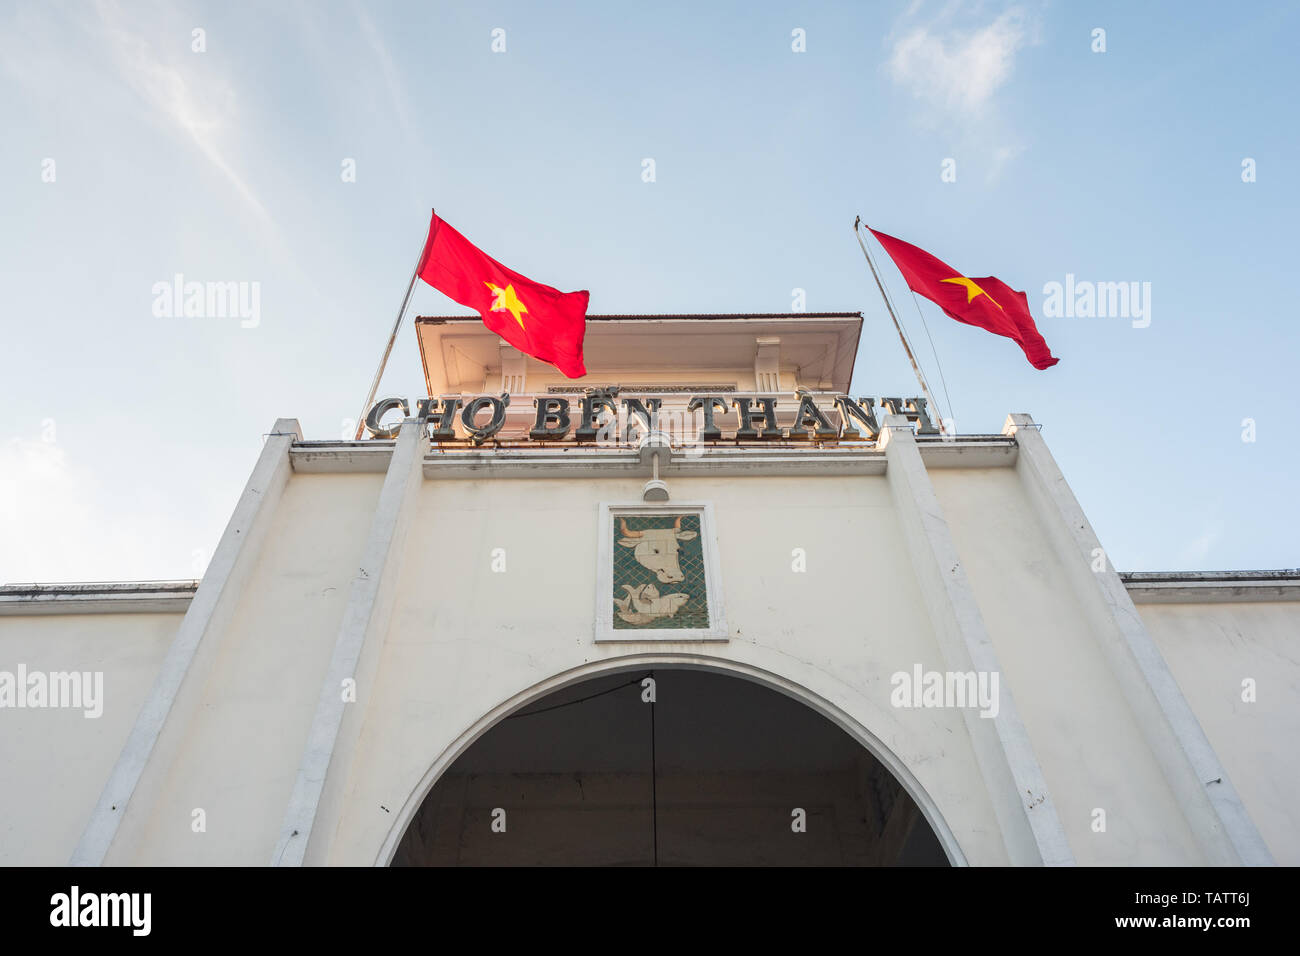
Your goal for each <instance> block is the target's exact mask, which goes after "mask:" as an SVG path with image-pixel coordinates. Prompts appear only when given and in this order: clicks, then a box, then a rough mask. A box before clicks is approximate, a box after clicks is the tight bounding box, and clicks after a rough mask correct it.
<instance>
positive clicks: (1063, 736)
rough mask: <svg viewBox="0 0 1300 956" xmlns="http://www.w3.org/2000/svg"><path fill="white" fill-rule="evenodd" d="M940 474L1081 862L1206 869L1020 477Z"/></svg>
mask: <svg viewBox="0 0 1300 956" xmlns="http://www.w3.org/2000/svg"><path fill="white" fill-rule="evenodd" d="M930 478H931V481H932V482H933V483H934V487H935V491H936V494H937V495H938V497H939V502H940V504H941V506H942V507H943V510H944V514H945V516H946V517H947V519H948V522H949V526H950V527H951V529H952V534H953V540H954V542H955V543H956V545H957V549H958V551H959V553H960V554H961V556H962V560H963V563H964V565H965V568H966V572H967V574H968V575H969V577H970V581H971V585H972V587H973V588H974V589H975V597H976V600H977V601H978V603H979V606H980V612H981V614H982V616H983V617H984V622H985V624H986V626H987V627H988V631H989V636H990V638H991V639H992V641H993V644H994V646H995V648H996V650H997V653H998V657H999V660H1000V661H1001V664H1002V667H1003V669H1004V671H1005V673H1004V675H1003V679H1004V680H1007V681H1008V682H1009V684H1010V687H1011V690H1012V693H1013V695H1014V697H1015V700H1016V704H1017V706H1018V707H1019V709H1020V714H1021V717H1022V718H1023V719H1024V722H1025V726H1026V728H1027V730H1028V732H1029V736H1030V739H1031V741H1032V742H1033V745H1034V751H1035V753H1036V754H1037V756H1038V760H1039V763H1040V764H1041V766H1042V768H1043V773H1044V774H1045V775H1046V777H1047V783H1048V787H1049V789H1050V790H1051V793H1052V797H1053V799H1054V800H1055V801H1056V805H1057V808H1058V810H1059V812H1060V816H1061V822H1062V825H1063V826H1064V827H1065V832H1066V835H1067V837H1068V839H1069V841H1070V848H1071V850H1072V851H1073V852H1074V856H1075V860H1076V862H1078V863H1080V864H1084V865H1087V864H1098V865H1129V864H1136V863H1156V862H1158V863H1161V864H1167V865H1182V864H1195V863H1200V862H1203V856H1202V854H1201V852H1200V850H1199V849H1198V847H1197V844H1196V840H1195V837H1194V834H1193V833H1192V832H1191V830H1190V828H1189V826H1188V824H1187V821H1186V818H1185V816H1184V814H1183V812H1182V811H1181V810H1180V808H1179V806H1178V803H1177V800H1176V799H1175V796H1174V794H1173V792H1172V791H1171V789H1170V788H1169V786H1168V785H1167V783H1166V781H1165V779H1164V778H1163V776H1162V775H1161V773H1160V770H1159V767H1158V766H1157V764H1156V761H1155V759H1154V757H1153V755H1152V753H1151V750H1150V748H1149V747H1148V746H1147V744H1146V743H1145V741H1144V739H1143V734H1142V732H1141V728H1140V727H1139V726H1138V724H1137V722H1136V720H1135V718H1134V715H1133V713H1132V711H1131V710H1130V709H1129V707H1128V706H1127V705H1126V703H1125V699H1124V696H1123V694H1122V692H1121V690H1120V687H1119V686H1118V684H1117V683H1116V681H1115V679H1114V677H1113V676H1112V674H1111V672H1110V669H1109V667H1108V666H1107V662H1106V659H1105V657H1104V656H1103V653H1102V650H1101V648H1100V647H1099V646H1098V644H1097V641H1096V639H1095V637H1094V635H1093V634H1092V633H1091V631H1090V630H1089V628H1088V626H1087V624H1086V620H1085V616H1084V612H1083V609H1082V608H1081V606H1080V604H1079V598H1078V597H1077V596H1076V595H1075V594H1074V593H1073V591H1072V589H1071V586H1070V581H1069V578H1068V577H1067V576H1066V574H1065V572H1064V569H1063V568H1062V567H1061V565H1060V559H1059V558H1058V556H1057V555H1056V553H1055V551H1054V549H1053V548H1052V546H1051V544H1050V542H1049V540H1048V536H1047V534H1046V532H1045V529H1044V527H1043V524H1042V520H1041V519H1040V517H1039V515H1038V514H1037V512H1036V511H1035V509H1034V508H1033V507H1032V506H1031V504H1030V502H1029V501H1028V499H1027V498H1026V495H1025V493H1024V490H1023V488H1022V486H1021V477H1020V475H1019V474H1018V472H1017V471H1016V470H1015V469H1011V468H983V469H966V468H963V469H960V470H957V469H934V470H932V471H931V472H930ZM1095 809H1101V810H1104V811H1105V814H1106V817H1105V823H1106V829H1105V832H1096V831H1095V830H1094V829H1093V820H1094V816H1093V811H1094V810H1095Z"/></svg>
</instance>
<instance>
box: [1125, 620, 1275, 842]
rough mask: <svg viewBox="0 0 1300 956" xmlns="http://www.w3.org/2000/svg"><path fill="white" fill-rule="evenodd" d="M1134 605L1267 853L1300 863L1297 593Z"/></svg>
mask: <svg viewBox="0 0 1300 956" xmlns="http://www.w3.org/2000/svg"><path fill="white" fill-rule="evenodd" d="M1138 611H1139V613H1140V614H1141V616H1142V620H1143V622H1144V623H1145V624H1146V626H1147V629H1148V630H1149V631H1150V632H1151V636H1152V638H1153V639H1154V640H1155V642H1156V644H1157V645H1158V646H1159V648H1160V653H1161V654H1162V655H1163V656H1164V658H1165V660H1166V661H1167V662H1168V664H1169V668H1170V670H1172V671H1173V673H1174V677H1175V678H1176V679H1177V681H1178V686H1179V687H1180V688H1181V689H1182V692H1183V695H1184V696H1185V697H1186V698H1187V700H1188V702H1189V703H1190V704H1191V706H1192V710H1193V711H1194V712H1195V713H1196V719H1197V720H1198V721H1199V722H1200V724H1201V727H1202V729H1204V731H1205V734H1206V736H1208V737H1209V738H1210V743H1211V744H1212V745H1213V746H1214V749H1215V750H1216V751H1217V752H1218V754H1219V757H1220V759H1221V760H1222V761H1223V764H1224V767H1225V769H1226V770H1227V771H1228V775H1229V777H1230V778H1231V779H1232V783H1233V785H1234V786H1235V787H1236V788H1237V791H1238V792H1239V793H1240V794H1241V799H1242V802H1243V803H1244V804H1245V805H1246V809H1247V810H1248V811H1249V812H1250V815H1251V816H1252V817H1253V818H1254V820H1255V823H1256V825H1257V826H1258V827H1259V830H1260V833H1261V834H1262V835H1263V837H1264V840H1265V841H1266V842H1267V843H1268V846H1269V849H1270V850H1271V851H1272V853H1273V857H1274V859H1275V860H1276V861H1277V862H1278V863H1279V864H1282V865H1285V866H1297V865H1300V800H1298V799H1297V796H1296V795H1297V794H1300V757H1297V751H1298V744H1297V742H1298V741H1300V601H1280V602H1276V603H1224V604H1217V603H1216V604H1139V605H1138ZM1246 679H1252V680H1254V682H1255V693H1256V700H1255V702H1254V703H1248V702H1246V701H1244V700H1243V699H1242V693H1243V684H1242V682H1243V681H1245V680H1246Z"/></svg>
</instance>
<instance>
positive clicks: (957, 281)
mask: <svg viewBox="0 0 1300 956" xmlns="http://www.w3.org/2000/svg"><path fill="white" fill-rule="evenodd" d="M939 281H941V282H951V283H952V284H953V285H959V286H964V287H965V289H966V304H967V305H970V303H972V302H974V301H975V296H977V295H988V297H989V301H990V302H992V303H993V304H994V305H998V300H997V299H995V298H993V296H991V295H989V294H988V293H987V292H985V291H984V290H983V289H981V288H980V287H979V286H978V285H976V284H975V280H974V279H967V278H966V277H965V276H953V277H952V278H951V279H941V280H939ZM998 308H999V309H1002V306H1000V305H998ZM1002 311H1003V312H1005V311H1006V309H1002Z"/></svg>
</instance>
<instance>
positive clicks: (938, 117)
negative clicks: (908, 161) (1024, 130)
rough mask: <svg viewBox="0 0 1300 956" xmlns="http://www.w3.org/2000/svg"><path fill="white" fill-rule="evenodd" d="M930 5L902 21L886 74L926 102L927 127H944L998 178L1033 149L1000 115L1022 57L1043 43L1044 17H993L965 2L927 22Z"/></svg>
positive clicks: (1008, 12)
mask: <svg viewBox="0 0 1300 956" xmlns="http://www.w3.org/2000/svg"><path fill="white" fill-rule="evenodd" d="M922 6H923V3H922V0H916V2H914V3H912V4H910V5H909V6H908V8H907V10H906V11H905V12H904V13H903V14H902V15H901V16H900V17H899V19H898V21H897V22H896V23H895V25H894V31H893V37H892V42H891V48H890V53H889V57H888V59H887V60H886V62H885V72H886V73H887V74H888V75H889V77H890V78H891V79H892V80H893V81H894V83H895V84H897V85H898V87H899V88H901V89H903V90H905V91H907V92H908V93H910V94H911V95H912V97H913V98H914V99H915V100H917V101H919V102H920V103H921V104H922V105H923V107H924V109H923V111H922V112H921V113H920V114H919V119H920V120H921V122H922V123H924V124H926V125H942V126H943V127H944V128H945V129H948V130H950V131H951V133H952V135H953V138H954V140H955V141H957V142H959V143H960V144H961V145H962V146H963V151H965V152H967V153H969V152H975V153H978V154H980V155H981V156H982V157H983V160H982V163H983V166H984V169H985V176H986V179H987V180H988V181H992V180H994V179H996V178H997V177H998V176H999V174H1000V173H1001V172H1002V170H1003V169H1004V168H1005V167H1006V166H1007V165H1008V163H1009V162H1010V161H1011V160H1012V159H1014V158H1015V157H1016V156H1018V155H1019V154H1020V153H1022V152H1023V151H1024V148H1025V147H1024V146H1023V145H1022V144H1021V143H1020V142H1019V139H1020V137H1019V136H1018V135H1017V134H1016V133H1015V132H1014V130H1012V129H1011V128H1010V124H1009V123H1008V122H1007V121H1006V120H1005V119H1004V118H1003V117H1002V116H1001V115H1000V114H999V111H998V109H997V94H998V91H999V90H1000V89H1002V88H1003V87H1004V86H1005V85H1006V84H1007V82H1008V80H1010V79H1011V77H1012V75H1013V74H1014V72H1015V67H1016V59H1017V56H1018V54H1019V53H1020V52H1021V51H1022V50H1023V49H1025V48H1026V47H1028V46H1031V45H1033V44H1035V43H1037V42H1038V41H1039V22H1038V18H1037V16H1036V15H1035V14H1033V13H1032V12H1031V11H1030V10H1029V9H1028V8H1027V7H1025V6H1020V5H1016V6H1011V7H1007V8H1006V9H1004V10H1002V12H1001V13H998V14H997V15H996V16H993V17H992V19H990V18H989V17H990V15H989V14H987V13H985V12H984V11H983V7H982V5H976V6H974V7H972V6H971V5H970V4H968V3H964V2H962V0H952V2H949V3H948V4H946V5H945V6H944V7H943V8H942V9H941V10H939V11H938V12H936V13H935V14H933V15H932V16H930V17H928V18H925V17H923V16H922V12H921V11H922Z"/></svg>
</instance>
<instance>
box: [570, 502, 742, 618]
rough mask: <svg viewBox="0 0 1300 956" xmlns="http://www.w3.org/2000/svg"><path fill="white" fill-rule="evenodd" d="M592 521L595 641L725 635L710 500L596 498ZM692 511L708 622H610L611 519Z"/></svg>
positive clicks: (612, 580)
mask: <svg viewBox="0 0 1300 956" xmlns="http://www.w3.org/2000/svg"><path fill="white" fill-rule="evenodd" d="M597 507H598V508H599V519H598V520H597V522H596V527H597V529H598V532H597V533H598V535H599V540H598V541H597V547H596V618H595V621H596V626H595V632H596V643H598V644H603V643H621V644H640V643H646V642H657V643H662V642H671V643H677V644H680V643H688V642H694V641H711V642H716V641H726V640H727V639H728V637H729V636H730V635H729V634H728V631H727V619H726V614H725V611H724V608H725V602H724V601H723V599H722V564H721V561H720V559H719V552H718V536H717V531H716V526H715V525H714V522H713V505H712V504H711V503H709V502H665V503H663V504H645V503H644V502H639V501H638V502H630V503H626V504H624V503H619V502H612V501H602V502H600V504H599V505H597ZM678 514H696V515H699V518H700V547H701V548H703V550H704V589H705V593H706V595H707V597H708V602H707V603H708V611H709V626H708V627H707V628H702V627H690V628H654V627H646V628H636V629H628V630H623V629H618V630H616V629H615V628H614V600H613V597H612V595H613V593H614V519H615V518H618V517H631V516H636V517H645V516H647V515H678Z"/></svg>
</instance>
